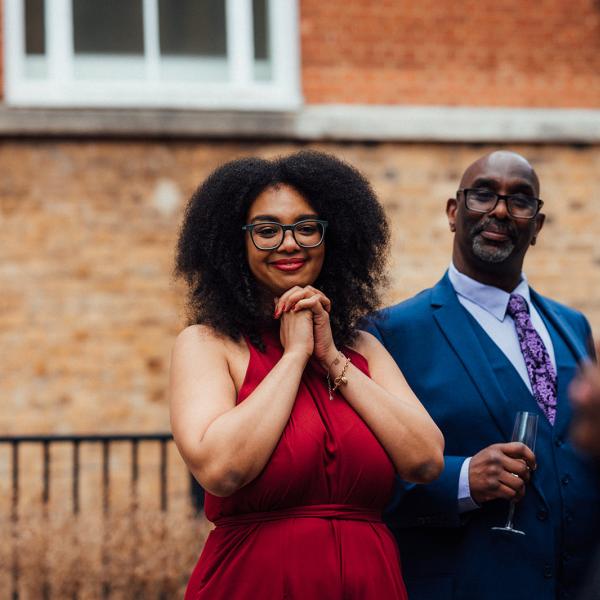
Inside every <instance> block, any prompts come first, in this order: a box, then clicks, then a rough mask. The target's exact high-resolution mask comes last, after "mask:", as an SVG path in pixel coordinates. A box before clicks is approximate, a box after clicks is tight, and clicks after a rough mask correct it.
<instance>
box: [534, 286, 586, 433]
mask: <svg viewBox="0 0 600 600" xmlns="http://www.w3.org/2000/svg"><path fill="white" fill-rule="evenodd" d="M531 299H532V300H533V302H534V303H535V306H536V308H537V309H538V311H539V312H540V315H541V316H542V319H543V320H544V321H545V322H546V327H547V328H548V333H549V334H550V337H551V339H552V345H553V346H554V356H555V358H556V376H557V396H558V402H557V411H556V420H555V422H554V435H555V437H556V438H562V437H564V435H565V434H566V432H567V429H568V426H569V422H570V420H571V405H570V403H569V399H568V395H569V394H568V387H569V383H570V381H571V379H572V378H573V376H574V372H575V370H576V368H577V364H578V363H581V362H583V361H584V360H586V359H587V358H588V357H587V352H586V348H585V346H584V344H583V343H581V342H580V341H579V340H578V339H577V337H576V336H575V335H574V334H573V333H572V332H571V330H570V329H569V328H568V326H567V325H566V324H565V322H564V319H561V318H560V316H559V315H558V314H557V313H556V311H555V310H554V309H553V308H552V306H551V305H550V304H549V303H548V302H546V301H545V300H544V298H543V297H542V296H540V295H539V294H538V293H536V292H535V291H534V290H531Z"/></svg>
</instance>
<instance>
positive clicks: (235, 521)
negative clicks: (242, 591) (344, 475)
mask: <svg viewBox="0 0 600 600" xmlns="http://www.w3.org/2000/svg"><path fill="white" fill-rule="evenodd" d="M307 518H315V519H335V520H348V521H368V522H371V523H381V522H382V518H381V511H380V510H377V509H371V508H367V507H364V506H353V505H351V504H308V505H305V506H293V507H290V508H280V509H277V510H268V511H264V512H251V513H243V514H238V515H230V516H226V517H219V518H217V519H215V520H214V521H213V522H214V524H215V526H217V527H231V526H235V525H247V524H251V523H262V522H267V521H281V520H284V519H307Z"/></svg>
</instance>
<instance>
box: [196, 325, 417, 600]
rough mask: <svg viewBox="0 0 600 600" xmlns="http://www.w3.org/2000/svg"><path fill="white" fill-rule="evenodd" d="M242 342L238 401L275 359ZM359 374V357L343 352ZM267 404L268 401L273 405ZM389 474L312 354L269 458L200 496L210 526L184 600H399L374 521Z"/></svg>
mask: <svg viewBox="0 0 600 600" xmlns="http://www.w3.org/2000/svg"><path fill="white" fill-rule="evenodd" d="M263 340H264V343H265V345H266V351H265V352H264V353H263V352H260V351H259V350H258V349H257V348H256V347H254V346H253V345H252V344H251V343H250V342H249V341H248V340H247V343H248V348H249V350H250V361H249V364H248V369H247V372H246V376H245V379H244V382H243V384H242V387H241V388H240V391H239V394H238V402H243V401H244V399H245V398H246V397H247V396H248V395H249V394H251V393H252V391H253V390H254V389H255V388H256V387H257V386H258V384H259V383H260V382H261V381H262V380H263V378H264V377H265V376H266V375H267V374H268V373H269V371H270V370H271V369H272V368H273V367H274V366H275V364H276V363H277V362H278V361H279V359H280V358H281V355H282V353H283V348H282V346H281V343H280V341H279V335H278V333H275V332H265V333H264V334H263ZM344 352H345V354H346V355H347V356H348V357H350V358H351V360H352V363H353V364H354V365H355V366H356V367H357V368H359V369H360V370H361V371H363V372H364V373H366V374H367V375H368V372H369V371H368V364H367V361H366V359H365V358H364V357H363V356H362V355H360V354H358V353H357V352H354V351H352V350H350V349H349V348H346V349H344ZM273 401H276V398H274V399H273ZM394 476H395V471H394V467H393V465H392V462H391V461H390V459H389V457H388V456H387V454H386V452H385V451H384V449H383V447H382V446H381V444H379V442H378V441H377V439H376V438H375V436H374V435H373V433H372V432H371V431H370V429H369V428H368V427H367V425H366V424H365V423H364V421H362V419H361V418H360V417H359V416H358V414H357V413H356V412H355V411H354V410H353V409H352V408H351V407H350V405H349V404H348V403H347V402H346V401H345V400H344V398H343V396H342V395H341V394H339V393H335V394H334V397H333V400H330V399H329V393H328V389H327V383H326V379H325V371H324V370H323V368H322V367H321V366H320V365H319V364H318V362H317V361H316V360H315V359H314V358H313V359H311V360H310V361H309V363H308V364H307V366H306V369H305V371H304V374H303V376H302V380H301V383H300V386H299V389H298V395H297V397H296V401H295V404H294V407H293V409H292V412H291V415H290V419H289V421H288V424H287V425H286V427H285V429H284V431H283V434H282V436H281V439H280V440H279V442H278V444H277V446H276V448H275V450H274V452H273V454H272V456H271V458H270V459H269V462H268V463H267V465H266V467H265V468H264V470H263V471H262V473H261V474H260V475H259V476H258V477H257V478H256V479H254V480H253V481H252V482H250V483H249V484H248V485H246V486H244V487H243V488H241V489H240V490H238V491H237V492H235V493H234V494H233V495H231V496H229V497H227V498H219V497H216V496H212V495H211V494H209V493H207V494H206V499H205V512H206V517H207V518H208V519H209V520H210V521H212V522H213V523H214V524H215V529H214V530H213V531H211V533H210V534H209V536H208V538H207V540H206V544H205V546H204V549H203V551H202V554H201V556H200V559H199V560H198V563H197V565H196V567H195V569H194V571H193V573H192V576H191V578H190V581H189V583H188V587H187V591H186V594H185V600H205V599H210V600H219V599H223V600H225V599H227V600H231V599H235V600H246V599H248V600H250V599H252V600H257V599H258V600H282V599H291V600H296V599H298V600H349V599H352V600H359V599H360V600H381V599H383V598H385V599H386V600H406V598H407V596H406V590H405V587H404V583H403V581H402V575H401V572H400V558H399V553H398V548H397V546H396V542H395V540H394V538H393V536H392V534H391V533H390V531H389V530H388V528H387V527H386V526H385V525H384V523H383V522H382V520H381V513H382V511H383V509H384V507H385V506H386V504H387V503H388V502H389V500H390V498H391V494H392V487H393V482H394Z"/></svg>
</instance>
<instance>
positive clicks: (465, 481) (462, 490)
mask: <svg viewBox="0 0 600 600" xmlns="http://www.w3.org/2000/svg"><path fill="white" fill-rule="evenodd" d="M471 458H472V457H471V456H469V458H465V460H464V462H463V464H462V466H461V468H460V475H459V476H458V512H459V513H464V512H468V511H470V510H475V509H476V508H479V504H477V502H475V500H473V498H471V489H470V488H469V464H470V463H471Z"/></svg>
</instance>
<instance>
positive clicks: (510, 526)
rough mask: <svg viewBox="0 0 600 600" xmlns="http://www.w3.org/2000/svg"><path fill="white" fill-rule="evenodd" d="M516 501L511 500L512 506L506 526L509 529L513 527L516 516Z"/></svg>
mask: <svg viewBox="0 0 600 600" xmlns="http://www.w3.org/2000/svg"><path fill="white" fill-rule="evenodd" d="M515 506H516V505H515V503H514V502H512V501H511V503H510V507H509V509H508V517H507V519H506V525H505V527H506V528H507V529H513V518H514V516H515Z"/></svg>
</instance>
